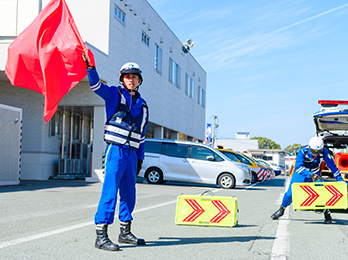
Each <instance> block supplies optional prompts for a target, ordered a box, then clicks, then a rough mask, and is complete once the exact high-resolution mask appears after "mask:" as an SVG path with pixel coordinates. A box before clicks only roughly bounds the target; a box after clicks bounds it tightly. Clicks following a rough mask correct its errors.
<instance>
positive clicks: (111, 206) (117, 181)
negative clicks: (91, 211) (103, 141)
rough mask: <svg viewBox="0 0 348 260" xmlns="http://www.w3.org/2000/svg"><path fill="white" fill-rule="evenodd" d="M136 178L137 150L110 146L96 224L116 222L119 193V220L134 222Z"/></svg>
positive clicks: (95, 219) (106, 158)
mask: <svg viewBox="0 0 348 260" xmlns="http://www.w3.org/2000/svg"><path fill="white" fill-rule="evenodd" d="M136 176H137V153H136V150H134V149H127V148H124V147H122V146H118V145H114V144H108V146H107V148H106V153H105V179H104V184H103V190H102V193H101V197H100V200H99V204H98V210H97V213H96V214H95V217H94V222H95V224H112V223H113V222H114V216H115V207H116V203H117V192H118V191H119V196H120V204H119V216H118V218H119V220H120V221H122V222H127V221H131V220H133V218H132V212H133V210H134V206H135V194H136V190H135V183H136Z"/></svg>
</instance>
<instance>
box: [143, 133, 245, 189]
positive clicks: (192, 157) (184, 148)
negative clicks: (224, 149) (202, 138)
mask: <svg viewBox="0 0 348 260" xmlns="http://www.w3.org/2000/svg"><path fill="white" fill-rule="evenodd" d="M139 176H140V177H144V178H146V180H147V181H148V183H151V184H158V183H163V182H165V181H179V182H192V183H206V184H217V185H219V186H220V187H221V188H224V189H233V188H234V187H235V186H236V185H247V184H248V183H250V180H251V170H250V168H249V167H248V166H247V165H245V164H242V163H239V162H233V161H232V160H230V159H229V158H228V157H226V156H225V155H224V154H222V153H221V152H219V151H218V150H216V149H214V148H212V147H210V146H208V145H205V144H201V143H196V142H189V141H180V140H167V139H146V140H145V159H144V162H143V166H142V169H141V171H140V173H139Z"/></svg>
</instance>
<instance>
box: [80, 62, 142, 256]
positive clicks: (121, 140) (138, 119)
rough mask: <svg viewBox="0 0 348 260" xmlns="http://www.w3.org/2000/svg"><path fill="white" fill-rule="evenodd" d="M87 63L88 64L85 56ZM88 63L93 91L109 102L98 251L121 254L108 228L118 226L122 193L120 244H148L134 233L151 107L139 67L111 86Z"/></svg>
mask: <svg viewBox="0 0 348 260" xmlns="http://www.w3.org/2000/svg"><path fill="white" fill-rule="evenodd" d="M84 59H85V61H86V60H87V59H86V57H85V56H84ZM86 63H87V72H88V77H89V82H90V86H91V90H93V91H94V92H95V93H96V94H98V95H99V96H100V97H101V98H103V99H104V100H105V109H106V116H107V122H106V123H105V130H104V141H105V142H106V143H107V147H106V151H105V179H104V184H103V189H102V193H101V197H100V200H99V204H98V209H97V212H96V214H95V217H94V222H95V224H96V233H97V238H96V241H95V247H96V248H99V249H103V250H110V251H117V250H119V246H118V245H117V244H114V243H113V242H112V241H111V240H110V239H109V237H108V233H107V230H108V225H111V224H112V223H113V222H114V215H115V207H116V203H117V193H119V196H120V198H119V215H118V218H119V221H120V235H119V238H118V242H119V243H127V244H133V245H145V240H144V239H141V238H137V237H136V236H134V235H133V234H132V233H131V222H132V220H133V217H132V212H133V210H134V206H135V201H136V198H135V197H136V188H135V185H136V177H137V174H138V173H139V171H140V169H141V164H142V160H143V159H144V144H145V143H144V140H145V132H146V126H147V122H148V107H147V105H146V102H145V101H144V99H143V98H142V97H141V96H140V94H139V92H138V88H139V86H140V85H141V83H142V82H143V76H142V70H141V68H140V66H139V65H138V64H136V63H133V62H130V63H126V64H124V65H123V66H122V67H121V70H120V76H119V81H120V83H121V85H122V86H118V87H115V86H110V87H109V86H107V85H105V84H103V83H102V82H101V81H100V80H99V76H98V73H97V71H96V69H95V67H94V66H93V65H92V64H90V63H88V61H86Z"/></svg>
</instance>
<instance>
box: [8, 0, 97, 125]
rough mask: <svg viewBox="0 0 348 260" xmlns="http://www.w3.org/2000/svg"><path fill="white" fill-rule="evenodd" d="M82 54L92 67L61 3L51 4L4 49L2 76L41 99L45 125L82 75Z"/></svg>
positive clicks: (53, 0) (73, 24)
mask: <svg viewBox="0 0 348 260" xmlns="http://www.w3.org/2000/svg"><path fill="white" fill-rule="evenodd" d="M83 51H84V52H85V53H86V54H87V56H88V58H89V59H90V60H91V63H90V64H94V57H93V54H92V53H91V51H90V50H89V49H88V48H87V46H86V44H85V43H84V42H83V40H82V38H81V36H80V34H79V32H78V30H77V27H76V24H75V22H74V19H73V17H72V16H71V13H70V11H69V9H68V6H67V5H66V3H65V1H64V0H51V1H50V2H49V3H48V4H47V6H46V7H45V8H44V9H43V10H42V11H41V12H40V14H39V15H38V16H37V17H36V18H35V20H34V21H33V22H32V24H30V25H29V26H28V28H26V29H25V30H24V31H23V32H22V33H21V34H20V35H18V36H17V37H16V39H15V40H14V41H13V42H12V44H11V45H10V46H9V48H8V59H7V62H6V67H5V73H6V75H7V77H8V78H9V80H10V82H11V84H12V85H14V86H17V87H23V88H28V89H32V90H34V91H36V92H39V93H40V94H42V95H44V96H45V109H44V117H45V120H46V122H48V121H49V120H50V119H51V118H52V116H53V115H54V113H55V112H56V110H57V105H58V102H59V101H60V100H61V99H62V98H63V96H64V95H65V94H66V93H68V92H69V90H70V89H72V88H73V87H74V86H75V85H76V84H77V83H78V82H79V81H80V80H82V79H83V78H84V77H85V76H86V74H87V71H86V64H85V62H84V60H83V59H82V52H83Z"/></svg>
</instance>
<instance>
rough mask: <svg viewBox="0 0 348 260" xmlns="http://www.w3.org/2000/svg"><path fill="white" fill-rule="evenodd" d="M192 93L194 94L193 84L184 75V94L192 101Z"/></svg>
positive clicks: (191, 80)
mask: <svg viewBox="0 0 348 260" xmlns="http://www.w3.org/2000/svg"><path fill="white" fill-rule="evenodd" d="M194 93H195V82H194V80H193V79H192V78H191V77H190V76H189V75H188V74H187V73H186V75H185V94H186V95H187V96H189V97H190V98H192V99H193V98H194Z"/></svg>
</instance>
